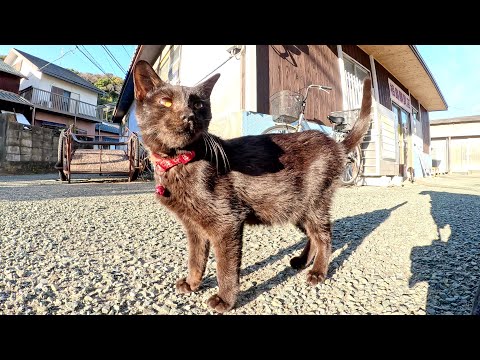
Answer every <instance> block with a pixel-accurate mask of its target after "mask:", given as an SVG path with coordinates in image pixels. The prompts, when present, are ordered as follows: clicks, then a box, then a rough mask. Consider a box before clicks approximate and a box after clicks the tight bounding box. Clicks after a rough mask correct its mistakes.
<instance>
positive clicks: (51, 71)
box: [13, 49, 104, 94]
mask: <svg viewBox="0 0 480 360" xmlns="http://www.w3.org/2000/svg"><path fill="white" fill-rule="evenodd" d="M13 50H15V51H16V52H18V53H19V54H20V55H22V56H23V57H25V58H26V59H27V60H28V61H30V62H31V63H32V64H34V65H35V66H36V67H38V68H39V69H41V70H40V71H41V72H42V73H44V74H47V75H50V76H53V77H56V78H57V79H61V80H64V81H67V82H69V83H72V84H75V85H78V86H81V87H83V88H85V89H88V90H91V91H94V92H96V93H98V94H103V93H104V92H103V91H102V90H100V89H99V88H97V87H95V86H94V85H93V84H91V83H90V82H88V81H87V80H85V79H84V78H82V77H80V76H78V75H77V74H75V73H74V72H72V71H70V70H67V69H65V68H63V67H61V66H58V65H55V64H52V63H49V62H48V61H45V60H43V59H40V58H38V57H36V56H33V55H30V54H27V53H26V52H23V51H20V50H18V49H13ZM47 64H48V65H47Z"/></svg>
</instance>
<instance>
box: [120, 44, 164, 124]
mask: <svg viewBox="0 0 480 360" xmlns="http://www.w3.org/2000/svg"><path fill="white" fill-rule="evenodd" d="M164 47H165V45H138V46H137V48H136V49H135V52H134V54H133V58H132V61H131V62H130V67H129V69H128V72H127V75H126V76H125V80H124V81H123V85H122V90H120V95H119V97H118V102H117V106H116V107H115V110H114V111H113V118H112V121H113V122H114V123H119V122H120V121H122V118H123V117H124V116H125V114H126V113H127V111H128V109H129V107H130V105H131V104H132V102H133V100H134V94H133V91H134V87H133V66H134V65H135V64H136V63H137V62H138V61H139V60H145V61H147V62H149V63H153V62H154V61H155V60H156V58H157V57H158V56H159V55H160V54H161V53H162V51H163V48H164Z"/></svg>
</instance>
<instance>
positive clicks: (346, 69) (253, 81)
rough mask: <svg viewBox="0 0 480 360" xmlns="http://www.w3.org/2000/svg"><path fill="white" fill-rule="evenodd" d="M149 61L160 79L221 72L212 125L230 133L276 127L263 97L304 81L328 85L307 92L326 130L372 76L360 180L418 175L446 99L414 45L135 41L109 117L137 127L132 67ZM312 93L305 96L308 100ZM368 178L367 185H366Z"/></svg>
mask: <svg viewBox="0 0 480 360" xmlns="http://www.w3.org/2000/svg"><path fill="white" fill-rule="evenodd" d="M139 60H146V61H148V62H149V63H150V64H152V66H153V68H154V69H155V71H156V72H157V73H158V74H159V75H160V77H161V78H162V80H164V81H169V82H170V83H172V84H180V85H186V86H194V85H196V84H198V83H200V82H201V81H203V80H204V79H206V78H207V77H209V76H211V75H212V74H214V73H220V74H221V77H220V79H219V80H218V82H217V84H216V85H215V88H214V90H213V93H212V96H211V103H212V113H213V119H212V121H211V125H210V130H211V131H212V132H213V133H215V134H217V135H219V136H221V137H223V138H232V137H237V136H243V135H254V134H259V133H261V132H262V131H263V130H265V129H266V128H268V127H270V126H272V125H274V123H273V120H272V117H271V116H270V115H269V114H270V113H271V109H270V104H269V99H270V97H271V96H272V95H273V94H275V93H277V92H278V91H281V90H291V91H296V92H301V93H303V92H304V89H305V88H306V87H307V86H308V85H310V84H319V85H327V86H331V87H332V88H333V91H331V92H330V94H326V93H325V92H312V93H311V94H310V95H309V99H308V103H307V108H306V118H307V119H308V120H309V121H310V123H311V124H314V126H310V127H311V128H315V126H316V127H317V128H319V127H320V128H322V129H324V130H325V129H329V127H330V123H329V122H328V120H326V119H327V115H328V114H329V113H331V112H333V111H349V110H354V109H358V108H359V107H360V103H361V97H362V81H363V79H364V78H365V77H367V76H370V77H371V78H372V85H373V99H372V100H373V111H372V127H371V129H370V131H369V134H368V135H367V136H366V137H365V139H364V142H363V144H362V151H363V157H364V159H365V160H364V165H363V166H364V167H363V175H364V179H365V178H369V179H375V178H379V177H382V176H389V177H393V176H398V175H400V176H402V177H403V178H405V177H406V176H407V172H408V170H409V169H414V170H415V176H416V177H421V176H425V175H428V174H430V172H431V154H430V122H429V117H428V112H429V111H441V110H447V104H446V102H445V99H444V98H443V95H442V93H441V91H440V89H439V87H438V85H437V84H436V82H435V79H434V78H433V76H432V74H431V73H430V71H429V70H428V68H427V66H426V64H425V63H424V61H423V59H422V57H421V56H420V54H419V53H418V51H417V49H416V47H415V46H412V45H393V46H391V45H225V46H224V45H141V46H139V47H137V50H136V52H135V55H134V59H133V61H132V64H131V66H130V69H129V72H128V74H127V77H126V79H125V81H124V85H123V87H122V90H121V93H120V98H119V101H118V103H117V107H116V109H115V112H114V116H113V121H114V122H117V123H121V124H122V125H124V126H127V127H128V128H130V130H132V131H138V126H137V123H136V118H135V102H134V96H133V76H132V69H133V65H134V64H135V63H136V62H137V61H139ZM310 96H311V97H310ZM372 183H373V182H372Z"/></svg>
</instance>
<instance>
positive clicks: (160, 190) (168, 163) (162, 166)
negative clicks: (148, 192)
mask: <svg viewBox="0 0 480 360" xmlns="http://www.w3.org/2000/svg"><path fill="white" fill-rule="evenodd" d="M152 157H153V158H154V159H155V171H158V172H159V173H164V172H166V171H167V170H168V169H170V168H172V167H174V166H176V165H178V164H186V163H188V162H189V161H192V159H193V158H194V157H195V151H193V150H192V151H185V152H184V153H183V154H180V155H177V156H175V157H173V158H166V157H160V156H159V155H158V154H155V153H153V154H152ZM155 192H156V193H157V194H158V195H161V196H163V194H164V193H165V187H164V186H163V185H157V186H156V187H155Z"/></svg>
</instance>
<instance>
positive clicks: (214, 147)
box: [207, 133, 218, 175]
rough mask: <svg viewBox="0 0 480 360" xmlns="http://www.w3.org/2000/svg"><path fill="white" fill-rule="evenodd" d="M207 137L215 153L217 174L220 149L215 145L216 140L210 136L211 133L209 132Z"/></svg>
mask: <svg viewBox="0 0 480 360" xmlns="http://www.w3.org/2000/svg"><path fill="white" fill-rule="evenodd" d="M207 135H208V136H207V139H208V141H209V143H210V146H211V147H212V150H213V151H214V153H215V168H216V169H217V175H218V149H217V147H216V146H214V142H213V140H212V137H211V136H210V134H208V133H207Z"/></svg>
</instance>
